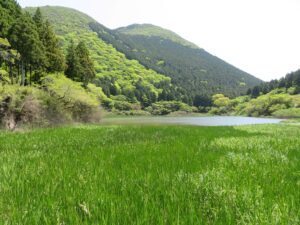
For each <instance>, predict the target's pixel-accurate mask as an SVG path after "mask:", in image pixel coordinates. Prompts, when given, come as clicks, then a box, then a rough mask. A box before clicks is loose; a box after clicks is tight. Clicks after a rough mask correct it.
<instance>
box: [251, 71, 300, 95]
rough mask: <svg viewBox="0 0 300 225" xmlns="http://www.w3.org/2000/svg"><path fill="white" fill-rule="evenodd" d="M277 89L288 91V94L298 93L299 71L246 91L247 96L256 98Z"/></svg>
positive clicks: (299, 83) (299, 86)
mask: <svg viewBox="0 0 300 225" xmlns="http://www.w3.org/2000/svg"><path fill="white" fill-rule="evenodd" d="M277 88H285V89H287V90H288V89H289V92H290V94H299V93H300V70H297V71H295V72H292V73H289V74H287V75H286V76H285V77H282V78H281V79H279V80H277V79H275V80H271V81H270V82H264V83H261V84H260V85H257V86H255V87H253V88H250V89H249V90H248V91H247V95H250V96H251V97H252V98H256V97H258V96H260V95H261V94H267V93H269V92H270V91H272V90H275V89H277Z"/></svg>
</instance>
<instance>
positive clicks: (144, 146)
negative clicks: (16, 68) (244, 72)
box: [0, 124, 300, 225]
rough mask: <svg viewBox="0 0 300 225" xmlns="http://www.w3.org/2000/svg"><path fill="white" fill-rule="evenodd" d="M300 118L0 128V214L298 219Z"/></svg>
mask: <svg viewBox="0 0 300 225" xmlns="http://www.w3.org/2000/svg"><path fill="white" fill-rule="evenodd" d="M299 137H300V127H299V126H289V125H282V124H280V125H259V126H243V127H210V128H209V127H208V128H206V127H193V126H100V127H99V126H77V127H65V128H56V129H43V130H35V131H32V132H26V133H6V132H0V224H122V225H123V224H299V223H300V138H299Z"/></svg>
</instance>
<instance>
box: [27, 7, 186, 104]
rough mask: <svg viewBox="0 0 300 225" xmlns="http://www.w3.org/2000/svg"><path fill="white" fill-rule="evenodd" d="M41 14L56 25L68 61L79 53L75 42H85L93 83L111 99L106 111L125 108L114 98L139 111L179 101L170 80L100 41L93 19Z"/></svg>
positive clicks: (57, 11)
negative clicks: (91, 26) (91, 67)
mask: <svg viewBox="0 0 300 225" xmlns="http://www.w3.org/2000/svg"><path fill="white" fill-rule="evenodd" d="M35 10H36V9H35V8H27V9H26V11H28V12H30V13H32V14H33V13H34V12H35ZM41 11H42V13H43V15H45V17H46V18H47V19H48V20H49V21H50V22H51V24H53V27H54V29H55V32H56V34H57V35H58V36H59V39H60V43H61V44H62V47H63V49H64V51H65V53H66V55H67V61H68V60H69V59H70V58H73V59H74V57H72V55H73V56H74V54H75V52H76V50H75V48H76V47H74V46H73V47H72V45H73V44H72V42H74V45H75V46H76V45H78V44H79V43H80V42H82V41H84V42H85V44H86V47H87V48H88V50H89V52H90V58H91V59H92V61H93V64H94V68H95V73H96V76H95V78H94V79H93V80H92V83H94V84H95V85H96V86H98V87H101V88H102V90H103V92H104V93H105V95H106V96H107V97H108V98H109V99H107V101H105V102H104V106H105V107H106V108H108V109H113V108H115V106H116V107H117V108H123V107H119V105H120V104H119V103H120V101H119V100H114V99H115V98H117V99H123V100H122V101H123V105H127V106H128V105H130V104H134V105H137V104H139V105H140V107H139V108H141V107H143V108H144V107H147V106H149V105H151V104H152V103H154V102H156V101H160V100H174V99H180V97H181V96H180V92H177V88H176V87H175V86H173V85H172V84H171V79H170V78H168V77H166V76H164V75H161V74H158V73H156V72H155V71H153V70H150V69H146V68H145V67H144V66H142V65H141V64H140V63H139V62H138V61H136V60H128V59H127V58H126V56H125V55H124V54H122V53H120V52H118V51H117V50H116V49H115V48H113V47H112V46H111V45H109V44H107V43H105V42H104V41H103V40H102V39H99V38H98V36H97V34H96V33H95V32H93V31H92V30H91V28H90V27H89V24H90V23H92V22H95V21H94V20H93V19H92V18H90V17H88V16H86V15H84V14H82V13H80V12H78V11H76V10H72V9H68V8H64V7H48V6H47V7H42V8H41ZM72 48H73V50H72ZM72 51H73V53H72V54H70V52H72ZM75 55H76V54H75ZM68 58H69V59H68ZM75 58H76V57H75ZM74 62H76V60H75V61H74ZM69 64H70V63H69ZM75 64H76V63H75ZM73 66H75V67H76V65H72V66H70V67H68V69H67V71H66V73H67V74H68V76H69V77H72V75H71V73H72V72H70V71H69V70H72V68H73ZM85 74H86V73H85ZM90 74H92V73H90ZM72 79H73V78H72ZM75 80H76V79H75ZM124 96H125V98H123V97H124ZM116 101H117V102H116ZM130 107H131V106H130ZM133 107H134V106H133Z"/></svg>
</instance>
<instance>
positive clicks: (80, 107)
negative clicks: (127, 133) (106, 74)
mask: <svg viewBox="0 0 300 225" xmlns="http://www.w3.org/2000/svg"><path fill="white" fill-rule="evenodd" d="M93 91H95V90H93ZM93 91H87V90H85V89H83V88H82V87H81V84H80V83H75V82H73V81H71V80H70V79H68V78H66V77H65V76H64V75H62V74H56V75H48V76H46V77H45V78H44V79H43V80H42V89H40V88H36V87H20V86H18V85H14V86H13V85H0V122H1V123H2V126H4V127H5V128H7V129H16V128H18V127H20V126H23V125H30V126H32V125H48V124H53V123H61V122H72V121H77V122H97V121H99V120H100V109H99V106H100V102H99V94H100V93H101V92H100V91H101V90H100V89H99V90H97V94H95V93H93Z"/></svg>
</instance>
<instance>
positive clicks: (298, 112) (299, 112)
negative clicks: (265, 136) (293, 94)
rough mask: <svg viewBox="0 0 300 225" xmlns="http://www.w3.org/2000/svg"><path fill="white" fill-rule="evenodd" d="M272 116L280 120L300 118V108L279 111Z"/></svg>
mask: <svg viewBox="0 0 300 225" xmlns="http://www.w3.org/2000/svg"><path fill="white" fill-rule="evenodd" d="M272 115H273V116H276V117H279V118H300V108H289V109H279V110H277V111H275V112H274V113H273V114H272Z"/></svg>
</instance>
